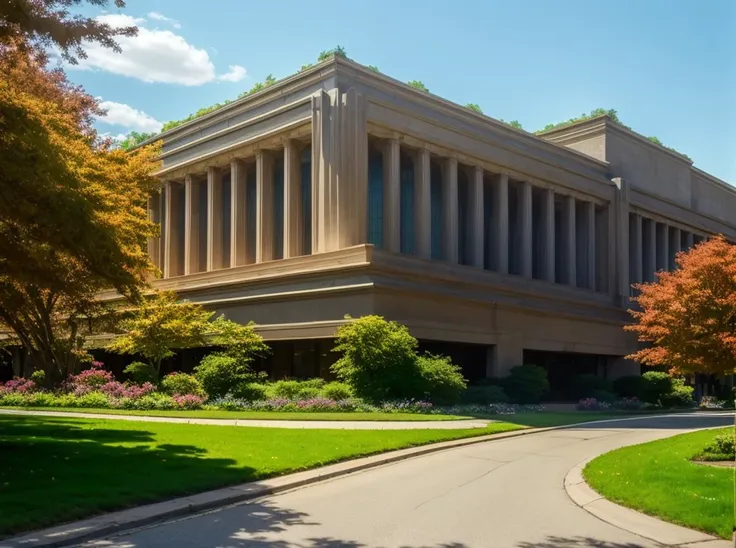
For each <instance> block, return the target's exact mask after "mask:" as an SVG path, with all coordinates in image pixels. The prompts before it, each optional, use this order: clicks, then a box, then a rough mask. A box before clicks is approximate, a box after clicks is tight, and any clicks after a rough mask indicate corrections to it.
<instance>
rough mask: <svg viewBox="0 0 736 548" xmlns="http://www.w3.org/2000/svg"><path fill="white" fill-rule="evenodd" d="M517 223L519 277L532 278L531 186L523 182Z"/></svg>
mask: <svg viewBox="0 0 736 548" xmlns="http://www.w3.org/2000/svg"><path fill="white" fill-rule="evenodd" d="M518 219H519V222H520V223H521V230H520V233H521V249H520V250H519V254H520V256H521V275H522V276H524V277H525V278H531V277H532V260H533V256H532V254H533V253H534V247H533V245H532V184H531V182H529V181H523V182H522V183H521V185H520V186H519V215H518Z"/></svg>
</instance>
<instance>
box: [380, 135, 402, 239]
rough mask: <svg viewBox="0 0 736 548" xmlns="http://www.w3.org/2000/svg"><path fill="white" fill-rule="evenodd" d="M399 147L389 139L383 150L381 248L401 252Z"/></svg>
mask: <svg viewBox="0 0 736 548" xmlns="http://www.w3.org/2000/svg"><path fill="white" fill-rule="evenodd" d="M400 181H401V145H400V143H399V140H398V139H389V140H388V141H387V142H386V145H385V147H384V149H383V247H384V248H385V249H387V250H388V251H392V252H394V253H399V252H400V251H401V182H400Z"/></svg>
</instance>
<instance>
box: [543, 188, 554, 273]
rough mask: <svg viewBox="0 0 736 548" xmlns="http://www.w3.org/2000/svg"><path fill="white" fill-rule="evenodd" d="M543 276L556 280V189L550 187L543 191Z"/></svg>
mask: <svg viewBox="0 0 736 548" xmlns="http://www.w3.org/2000/svg"><path fill="white" fill-rule="evenodd" d="M541 210H542V227H543V229H542V238H543V240H544V243H543V250H544V252H543V257H542V277H543V279H545V280H547V281H548V282H553V283H554V281H555V191H554V190H552V189H550V188H548V189H546V190H545V191H544V192H543V193H542V208H541Z"/></svg>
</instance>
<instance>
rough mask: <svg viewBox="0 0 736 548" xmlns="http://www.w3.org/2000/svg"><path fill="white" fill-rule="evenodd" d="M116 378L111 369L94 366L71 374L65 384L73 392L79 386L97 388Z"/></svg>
mask: <svg viewBox="0 0 736 548" xmlns="http://www.w3.org/2000/svg"><path fill="white" fill-rule="evenodd" d="M93 363H99V362H93ZM114 380H115V377H114V376H113V374H112V373H111V372H110V371H105V370H104V369H100V368H99V367H92V368H90V369H85V370H84V371H82V372H81V373H79V374H78V375H70V376H69V378H68V379H67V380H66V382H65V383H64V384H65V386H66V387H67V388H68V389H69V391H70V392H73V391H75V390H76V389H77V388H79V387H84V388H90V389H92V390H96V389H97V388H99V387H101V386H102V385H103V384H107V383H109V382H113V381H114ZM82 391H84V390H80V392H82Z"/></svg>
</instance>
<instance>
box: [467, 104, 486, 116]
mask: <svg viewBox="0 0 736 548" xmlns="http://www.w3.org/2000/svg"><path fill="white" fill-rule="evenodd" d="M465 108H469V109H470V110H474V111H475V112H478V113H480V114H483V109H482V108H480V105H476V104H475V103H468V104H467V105H465Z"/></svg>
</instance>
